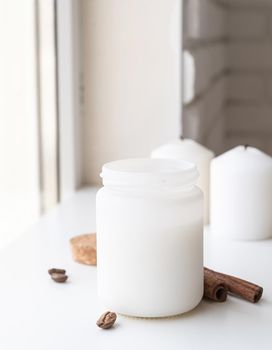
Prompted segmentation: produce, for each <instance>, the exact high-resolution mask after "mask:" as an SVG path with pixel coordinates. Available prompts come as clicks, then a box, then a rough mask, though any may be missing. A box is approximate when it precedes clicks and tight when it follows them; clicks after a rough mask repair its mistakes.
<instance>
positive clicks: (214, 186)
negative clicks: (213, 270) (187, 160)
mask: <svg viewBox="0 0 272 350" xmlns="http://www.w3.org/2000/svg"><path fill="white" fill-rule="evenodd" d="M271 210H272V158H271V157H270V156H268V155H267V154H265V153H263V152H261V151H259V150H258V149H256V148H253V147H247V146H238V147H235V148H233V149H232V150H230V151H228V152H226V153H224V154H222V155H220V156H219V157H217V158H215V159H213V161H212V163H211V229H212V232H213V234H215V235H218V236H222V237H226V238H233V239H239V240H256V239H265V238H269V237H272V214H271V213H272V211H271Z"/></svg>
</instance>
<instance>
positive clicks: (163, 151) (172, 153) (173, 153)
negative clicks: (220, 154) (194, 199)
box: [151, 139, 214, 224]
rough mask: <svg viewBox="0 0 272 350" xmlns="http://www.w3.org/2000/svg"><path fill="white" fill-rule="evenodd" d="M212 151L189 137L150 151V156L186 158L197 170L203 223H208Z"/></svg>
mask: <svg viewBox="0 0 272 350" xmlns="http://www.w3.org/2000/svg"><path fill="white" fill-rule="evenodd" d="M213 157H214V153H213V152H212V151H211V150H209V149H207V148H206V147H204V146H202V145H200V144H199V143H197V142H195V141H194V140H191V139H180V140H175V141H173V142H170V143H168V144H165V145H163V146H161V147H159V148H157V149H155V150H154V151H153V152H152V153H151V158H168V159H180V160H187V161H189V162H192V163H194V164H196V166H197V169H198V171H199V179H198V182H197V184H198V186H199V187H200V188H201V190H202V191H203V194H204V223H205V224H208V223H209V196H210V162H211V160H212V158H213Z"/></svg>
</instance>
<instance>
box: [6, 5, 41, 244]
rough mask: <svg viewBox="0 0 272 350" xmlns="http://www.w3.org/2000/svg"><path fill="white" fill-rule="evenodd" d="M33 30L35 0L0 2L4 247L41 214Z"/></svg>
mask: <svg viewBox="0 0 272 350" xmlns="http://www.w3.org/2000/svg"><path fill="white" fill-rule="evenodd" d="M15 24H16V25H15ZM35 32H36V28H35V8H34V2H33V1H32V0H25V1H24V2H22V1H20V0H12V1H5V0H0V43H1V46H0V77H1V79H0V164H1V167H0V249H1V248H2V247H3V246H4V245H6V244H7V243H8V242H10V241H11V240H12V239H14V238H15V237H16V236H18V235H19V234H21V233H22V232H23V231H24V230H26V229H27V228H28V226H30V225H32V223H33V222H34V221H35V220H36V219H37V218H38V216H39V209H40V201H39V181H38V179H39V173H38V171H39V169H38V165H37V164H38V139H37V130H38V126H37V119H38V118H37V85H36V84H37V77H36V38H35Z"/></svg>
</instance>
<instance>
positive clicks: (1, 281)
mask: <svg viewBox="0 0 272 350" xmlns="http://www.w3.org/2000/svg"><path fill="white" fill-rule="evenodd" d="M94 203H95V189H85V190H81V191H79V192H78V193H77V194H76V195H75V196H73V197H72V198H70V199H69V200H68V201H66V202H65V203H63V204H62V205H60V206H58V207H57V208H56V209H54V210H53V211H52V212H50V214H48V215H47V216H45V217H43V218H42V219H41V220H40V222H39V223H38V224H37V225H36V226H35V227H34V228H33V229H32V230H31V231H30V232H28V233H27V234H25V235H23V236H22V237H21V238H20V239H18V240H17V241H15V242H14V243H13V244H11V245H10V246H9V247H8V248H6V249H5V250H4V251H3V252H0V349H1V350H10V349H12V350H17V349H18V350H19V349H20V350H24V349H26V350H34V349H35V350H45V349H46V350H49V349H50V350H76V349H79V350H87V349H88V350H90V349H95V350H98V349H111V350H115V349H130V350H133V349H167V350H168V349H169V350H175V349H179V350H180V349H186V350H187V349H188V350H194V349H203V350H204V349H209V350H210V349H218V348H220V350H225V349H226V350H227V349H228V350H229V349H247V350H249V349H260V350H265V349H269V350H271V349H272V273H271V269H272V240H269V241H261V242H221V241H218V240H217V239H214V238H212V237H211V234H210V233H209V230H208V229H207V230H206V232H205V264H206V266H209V267H211V268H214V269H218V270H220V271H222V272H226V273H230V274H234V275H237V276H240V277H243V278H246V279H248V280H251V281H254V282H256V283H258V284H260V285H262V286H263V287H264V296H263V298H262V300H261V301H260V302H259V303H258V304H251V303H248V302H245V301H243V300H239V299H236V298H233V297H229V298H228V300H227V302H225V303H222V304H220V303H212V302H209V301H202V302H201V304H200V305H199V306H198V307H197V308H196V309H195V310H193V311H192V312H190V313H187V314H185V315H183V316H180V317H177V318H172V319H160V320H144V319H132V318H126V317H122V316H119V317H118V322H117V324H116V326H115V327H114V328H113V329H110V330H107V331H103V330H101V329H99V328H98V327H97V326H96V324H95V323H96V320H97V318H98V316H100V314H101V313H102V312H104V311H105V308H103V306H102V305H100V304H99V303H98V301H97V297H96V268H95V267H90V266H85V265H80V264H77V263H75V262H73V261H72V259H71V254H70V248H69V238H70V237H72V236H75V235H77V234H81V233H85V232H92V231H95V205H94ZM14 220H16V218H14ZM50 267H61V268H65V269H66V270H67V272H68V274H69V282H68V283H66V284H57V283H54V282H53V281H52V280H51V279H50V277H49V275H48V274H47V270H48V268H50ZM113 311H114V310H113Z"/></svg>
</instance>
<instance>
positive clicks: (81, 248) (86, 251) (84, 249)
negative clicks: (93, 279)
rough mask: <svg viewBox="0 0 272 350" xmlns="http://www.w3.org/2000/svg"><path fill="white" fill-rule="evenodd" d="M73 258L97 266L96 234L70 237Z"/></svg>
mask: <svg viewBox="0 0 272 350" xmlns="http://www.w3.org/2000/svg"><path fill="white" fill-rule="evenodd" d="M70 244H71V250H72V256H73V259H74V260H75V261H77V262H79V263H81V264H86V265H94V266H96V234H95V233H87V234H83V235H79V236H75V237H73V238H71V239H70Z"/></svg>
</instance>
